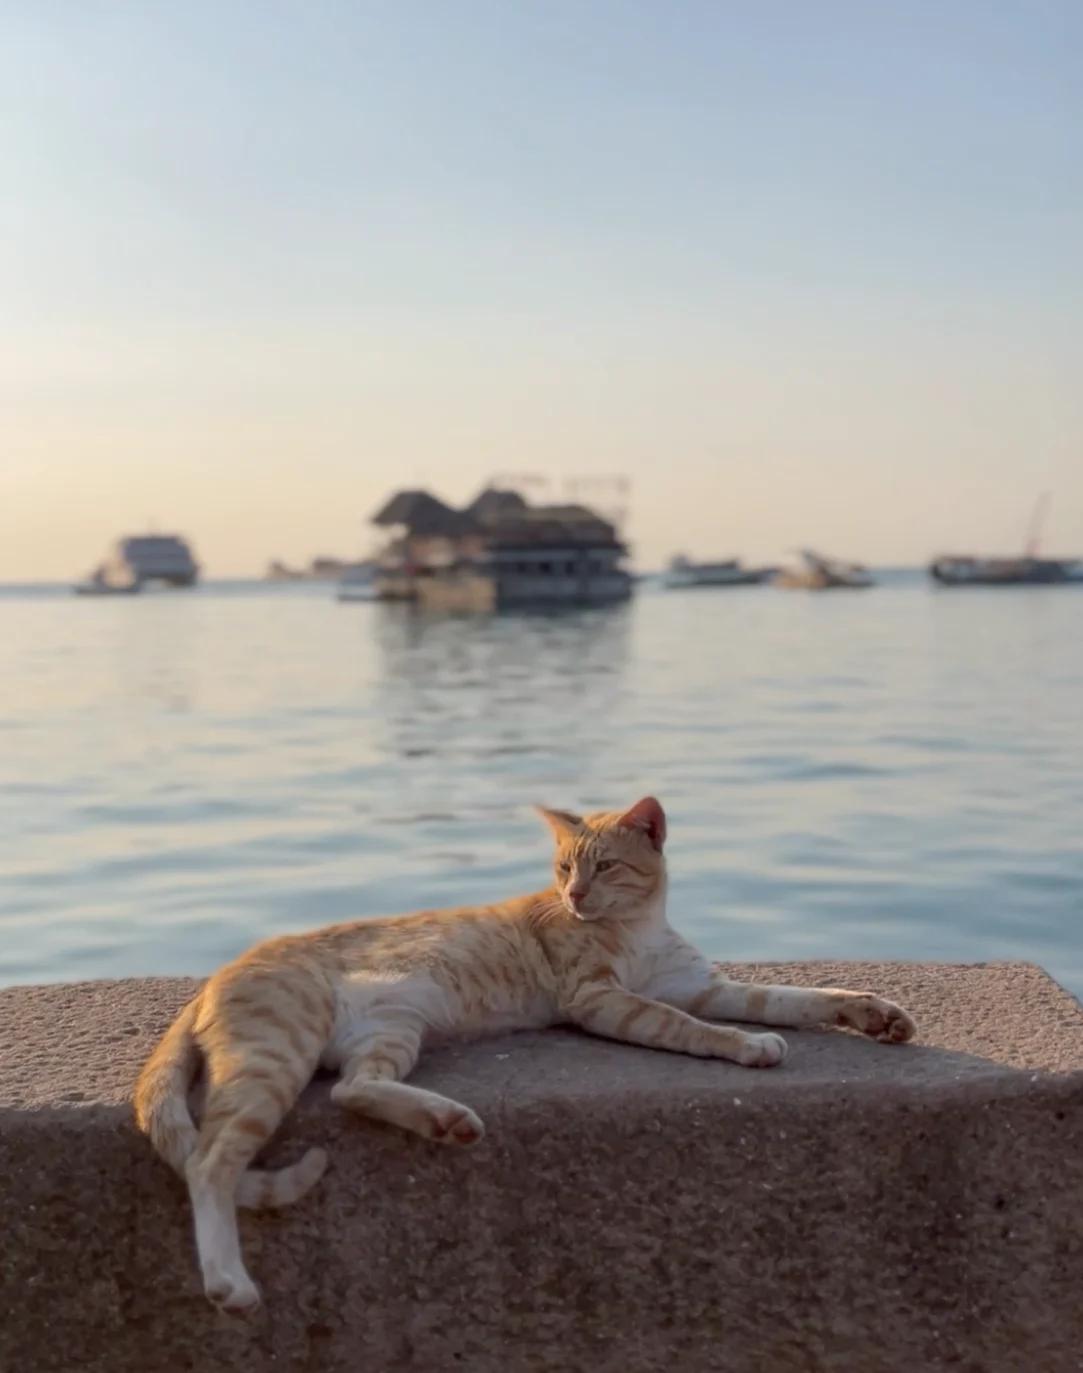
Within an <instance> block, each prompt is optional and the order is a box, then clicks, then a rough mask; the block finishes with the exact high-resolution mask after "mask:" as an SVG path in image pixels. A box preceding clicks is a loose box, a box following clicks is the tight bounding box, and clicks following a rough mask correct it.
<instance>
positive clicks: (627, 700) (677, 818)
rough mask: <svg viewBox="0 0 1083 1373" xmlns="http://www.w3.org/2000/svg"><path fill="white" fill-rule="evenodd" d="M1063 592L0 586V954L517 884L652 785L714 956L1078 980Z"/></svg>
mask: <svg viewBox="0 0 1083 1373" xmlns="http://www.w3.org/2000/svg"><path fill="white" fill-rule="evenodd" d="M1081 631H1083V593H1077V592H1075V591H1073V590H1071V589H1063V588H1051V589H1048V590H1045V589H1020V590H1018V591H996V592H991V593H981V592H967V593H955V594H951V593H936V592H935V591H933V590H932V589H930V588H929V587H928V586H926V585H925V584H924V583H923V582H922V581H920V580H918V579H902V580H900V581H899V582H897V583H896V584H894V585H888V586H885V587H882V588H880V589H879V590H877V591H876V592H874V593H869V594H866V595H862V596H860V597H855V596H842V595H840V596H839V597H833V596H822V597H817V596H799V595H786V596H783V595H781V594H776V593H773V592H771V591H770V590H759V589H754V590H750V591H747V592H720V593H715V594H712V593H688V594H683V595H682V594H679V593H673V594H667V593H664V592H660V591H657V590H652V589H649V588H648V589H645V590H643V591H642V593H641V594H640V595H639V596H638V597H637V598H636V600H635V601H634V602H633V603H632V604H630V605H625V606H621V607H617V608H614V609H611V610H607V611H588V612H581V613H574V614H561V615H546V616H542V615H539V616H518V617H511V616H509V617H501V618H494V619H485V618H480V619H469V618H440V619H435V618H434V619H426V618H424V617H422V616H418V615H416V614H413V613H411V612H409V611H408V610H405V609H403V608H401V607H391V606H376V605H349V606H343V605H339V604H337V603H336V602H335V601H334V600H333V598H332V597H331V595H330V594H329V592H328V589H327V588H324V587H318V586H286V587H258V586H249V587H236V586H234V587H223V588H214V587H208V588H205V589H203V590H201V591H199V592H197V593H195V594H191V595H187V594H181V595H173V596H160V597H154V596H147V597H137V598H131V599H126V598H125V599H123V603H121V601H120V600H117V601H110V600H102V601H87V600H83V599H76V598H74V597H70V596H65V595H59V594H54V593H46V592H42V593H38V594H28V593H26V592H18V593H16V592H11V591H8V592H4V593H0V673H2V677H0V680H3V681H4V683H5V695H4V704H3V707H2V709H0V769H2V781H3V783H4V786H3V790H2V793H0V806H2V808H3V814H2V816H0V821H2V825H0V869H2V872H3V876H4V884H3V887H2V889H0V925H2V928H3V931H4V933H5V935H6V936H7V937H6V938H5V939H4V940H3V941H0V981H11V980H15V979H20V980H30V979H49V978H56V977H76V976H106V975H119V974H124V973H129V972H150V971H176V972H179V971H202V970H206V969H209V968H210V967H212V966H213V965H214V964H215V963H217V962H219V961H220V960H222V959H223V958H225V957H227V956H229V955H231V954H233V953H235V952H236V951H238V950H239V949H240V948H242V947H243V946H244V945H245V944H246V943H247V942H249V941H251V940H252V939H254V938H256V937H258V936H259V935H260V934H263V933H267V932H270V931H278V930H284V929H294V928H301V927H304V926H306V925H312V924H316V923H321V922H324V921H328V920H337V919H348V918H353V917H355V916H365V915H372V914H377V913H383V912H388V911H398V910H407V909H411V908H416V907H419V906H423V905H433V904H450V903H458V902H464V901H474V900H488V899H495V898H497V897H500V896H502V895H506V894H509V893H512V892H516V891H521V890H526V889H529V888H531V887H535V886H537V885H539V884H540V883H541V882H543V881H545V880H546V877H547V872H548V866H547V864H548V850H547V844H548V841H547V838H546V835H545V833H544V832H543V830H542V828H541V826H540V825H539V824H538V822H537V821H536V820H535V818H534V817H533V815H532V813H531V811H530V804H531V803H532V802H535V801H543V802H547V803H549V804H555V805H567V806H576V805H578V806H583V807H603V806H604V807H610V806H614V805H617V804H621V803H624V802H629V801H631V800H634V799H635V798H636V797H637V796H638V795H640V794H642V793H643V792H646V791H654V792H656V793H657V794H658V795H660V796H661V797H662V799H663V800H664V801H665V803H666V805H667V807H668V809H669V812H670V820H671V836H672V837H671V846H670V849H671V858H672V892H673V897H672V906H673V914H674V919H675V922H676V923H678V924H679V925H681V926H682V927H683V928H685V929H686V930H687V931H688V932H689V933H690V934H691V935H693V937H695V938H696V939H697V940H699V941H700V942H701V944H702V945H703V946H704V947H705V948H706V949H707V950H708V951H709V952H711V953H712V954H714V955H716V956H723V955H724V956H729V957H735V958H741V957H749V958H752V957H792V956H797V957H800V956H810V955H813V954H826V955H832V956H838V955H840V954H841V955H845V956H853V957H857V956H861V955H868V956H894V957H914V958H919V957H920V958H959V959H968V958H969V959H974V958H994V957H1030V958H1035V959H1038V960H1039V961H1042V962H1045V963H1046V964H1047V965H1048V966H1050V967H1051V968H1052V969H1053V970H1054V971H1055V972H1056V973H1058V975H1060V976H1061V977H1062V978H1063V979H1064V980H1065V981H1067V982H1068V983H1069V984H1070V985H1072V986H1073V987H1074V988H1075V989H1077V990H1080V989H1083V959H1081V958H1080V956H1079V953H1078V948H1079V937H1078V922H1079V917H1080V912H1081V909H1083V903H1081V899H1080V898H1081V893H1083V856H1081V852H1080V847H1079V844H1078V816H1079V814H1080V809H1081V803H1083V737H1081V732H1080V730H1079V723H1080V718H1081V717H1080V698H1081V688H1083V632H1081Z"/></svg>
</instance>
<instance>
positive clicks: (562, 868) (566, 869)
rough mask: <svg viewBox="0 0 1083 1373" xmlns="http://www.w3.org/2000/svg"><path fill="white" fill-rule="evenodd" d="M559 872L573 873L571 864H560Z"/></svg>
mask: <svg viewBox="0 0 1083 1373" xmlns="http://www.w3.org/2000/svg"><path fill="white" fill-rule="evenodd" d="M557 870H558V872H571V870H572V865H571V864H570V863H558V864H557Z"/></svg>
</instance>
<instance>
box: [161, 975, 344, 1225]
mask: <svg viewBox="0 0 1083 1373" xmlns="http://www.w3.org/2000/svg"><path fill="white" fill-rule="evenodd" d="M198 1011H199V997H198V996H197V997H194V998H193V999H192V1000H191V1001H190V1002H189V1003H188V1005H187V1006H185V1008H184V1010H183V1011H181V1013H180V1015H179V1016H177V1018H176V1020H174V1022H173V1024H172V1025H171V1026H170V1027H169V1029H168V1030H167V1031H166V1032H165V1034H164V1035H163V1036H162V1040H161V1042H160V1043H159V1045H158V1047H157V1048H156V1049H155V1050H154V1052H153V1053H152V1054H151V1056H150V1058H149V1059H148V1060H147V1063H146V1066H145V1067H144V1068H143V1071H142V1072H141V1073H140V1074H139V1081H138V1082H137V1083H136V1086H135V1121H136V1124H137V1125H138V1126H139V1128H140V1130H142V1131H143V1133H144V1134H145V1135H147V1136H149V1138H150V1142H151V1143H152V1144H153V1145H154V1147H155V1149H156V1150H157V1151H158V1153H159V1154H160V1155H161V1156H162V1158H164V1159H165V1161H166V1163H168V1164H169V1166H170V1167H171V1168H172V1169H173V1170H174V1171H175V1172H177V1173H179V1174H180V1176H181V1177H182V1178H183V1177H185V1164H186V1163H187V1162H188V1156H189V1155H190V1154H191V1153H192V1151H193V1150H194V1149H195V1147H196V1145H197V1143H198V1142H199V1132H198V1130H197V1129H196V1125H195V1121H193V1119H192V1113H191V1111H190V1110H189V1109H188V1091H189V1088H190V1087H191V1085H192V1081H193V1079H194V1078H195V1075H196V1070H197V1068H198V1067H199V1062H200V1053H199V1045H198V1044H197V1043H196V1040H195V1035H194V1033H193V1027H194V1025H195V1019H196V1015H197V1014H198ZM326 1167H327V1155H326V1153H325V1152H324V1151H323V1150H322V1149H309V1150H308V1152H307V1153H306V1154H305V1155H304V1156H303V1157H302V1158H300V1159H299V1160H298V1161H297V1162H296V1163H291V1164H289V1165H288V1166H287V1167H285V1168H277V1169H273V1170H272V1169H262V1168H249V1169H248V1170H247V1171H246V1172H245V1173H243V1174H242V1175H241V1179H240V1181H239V1182H238V1184H237V1196H236V1201H237V1205H238V1206H244V1207H247V1208H248V1209H249V1210H264V1209H272V1208H275V1207H279V1206H288V1205H289V1204H290V1203H291V1202H294V1201H299V1200H300V1198H301V1197H303V1196H304V1194H305V1193H306V1192H307V1191H308V1190H309V1188H310V1187H314V1186H315V1184H316V1183H317V1182H319V1180H320V1178H321V1177H322V1176H323V1170H324V1169H325V1168H326Z"/></svg>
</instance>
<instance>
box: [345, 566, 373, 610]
mask: <svg viewBox="0 0 1083 1373" xmlns="http://www.w3.org/2000/svg"><path fill="white" fill-rule="evenodd" d="M335 599H336V600H339V601H375V600H377V599H378V596H377V594H376V566H375V564H374V563H353V564H351V565H350V566H349V567H347V568H346V570H345V571H344V572H343V574H342V576H341V577H340V578H339V583H338V591H337V592H336V593H335Z"/></svg>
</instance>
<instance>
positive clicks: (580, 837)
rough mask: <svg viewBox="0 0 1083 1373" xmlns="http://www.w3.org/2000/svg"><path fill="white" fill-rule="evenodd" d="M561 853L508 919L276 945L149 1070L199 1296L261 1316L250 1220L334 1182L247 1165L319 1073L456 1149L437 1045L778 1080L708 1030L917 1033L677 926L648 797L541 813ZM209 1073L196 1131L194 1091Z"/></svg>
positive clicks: (188, 1023)
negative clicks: (579, 1034) (496, 1039)
mask: <svg viewBox="0 0 1083 1373" xmlns="http://www.w3.org/2000/svg"><path fill="white" fill-rule="evenodd" d="M538 810H539V813H540V814H541V815H542V817H543V818H544V819H545V820H546V822H547V823H548V825H549V826H550V828H551V829H552V831H553V835H554V837H555V840H556V854H555V859H554V864H555V867H554V879H555V880H554V882H553V885H552V886H550V887H548V888H546V890H545V891H542V892H538V893H536V894H535V895H532V896H523V897H518V898H515V899H513V900H511V901H506V902H503V903H501V904H499V905H495V906H479V907H465V908H462V909H457V910H439V911H422V912H420V913H419V914H417V915H406V916H399V917H397V918H394V919H387V920H360V921H356V922H353V923H349V924H343V925H332V926H329V927H328V928H325V929H320V930H315V931H313V932H312V933H310V934H301V935H287V936H284V937H279V938H274V939H269V940H266V941H265V942H263V943H260V944H257V945H256V946H255V947H254V948H253V949H250V950H249V951H248V952H247V953H245V954H243V955H242V956H241V957H240V958H238V959H236V960H235V961H234V962H233V963H230V964H228V965H227V966H226V967H224V968H222V969H221V970H220V971H219V972H217V973H216V974H215V975H214V976H213V977H212V978H210V980H209V981H208V982H207V983H206V984H205V985H204V986H203V988H202V990H201V991H200V992H199V993H198V994H197V995H196V996H195V997H194V999H193V1000H192V1001H190V1002H189V1003H188V1005H187V1006H186V1007H185V1008H184V1009H183V1010H182V1011H181V1012H180V1014H179V1016H178V1017H177V1019H176V1020H175V1021H174V1023H173V1025H172V1026H171V1028H170V1029H169V1030H168V1031H167V1032H166V1034H165V1036H164V1038H163V1039H162V1041H161V1042H160V1043H159V1045H158V1047H157V1048H156V1049H155V1050H154V1052H153V1054H152V1055H151V1057H150V1059H149V1060H148V1062H147V1064H146V1066H145V1067H144V1069H143V1071H142V1073H141V1075H140V1078H139V1081H138V1084H137V1086H136V1092H135V1112H136V1121H137V1124H138V1126H139V1128H140V1129H141V1130H143V1131H144V1132H145V1133H146V1134H147V1135H149V1137H150V1139H151V1142H152V1143H153V1145H154V1147H155V1149H156V1150H157V1151H158V1153H159V1154H160V1155H161V1156H162V1157H163V1158H164V1159H165V1160H166V1161H167V1162H168V1163H169V1164H171V1165H172V1167H173V1168H174V1169H176V1171H177V1172H178V1173H179V1174H180V1175H181V1177H182V1178H184V1179H186V1181H187V1184H188V1190H189V1194H190V1197H191V1202H192V1210H193V1213H194V1218H195V1235H196V1248H197V1251H198V1255H199V1262H200V1267H201V1270H202V1275H203V1284H204V1290H205V1292H206V1294H207V1296H208V1297H209V1298H210V1300H211V1301H212V1302H214V1303H215V1304H216V1305H218V1306H219V1307H221V1308H222V1309H224V1310H226V1311H230V1312H234V1313H242V1312H246V1311H249V1310H251V1309H253V1308H255V1307H256V1306H257V1305H258V1304H259V1300H260V1298H259V1292H258V1289H257V1288H256V1286H255V1284H254V1283H253V1281H252V1279H251V1278H250V1277H249V1275H248V1272H247V1270H246V1269H245V1265H244V1260H243V1258H242V1255H241V1248H240V1239H239V1236H238V1231H237V1214H236V1207H237V1206H242V1207H250V1208H260V1207H275V1206H284V1205H286V1204H288V1203H289V1202H292V1201H296V1200H297V1199H298V1198H300V1197H301V1196H303V1195H304V1193H305V1192H307V1191H308V1190H309V1188H310V1187H312V1186H313V1185H314V1184H315V1183H316V1182H317V1181H318V1180H319V1178H320V1175H321V1174H322V1173H323V1170H324V1167H325V1165H326V1162H327V1159H326V1155H325V1153H324V1151H323V1150H322V1149H310V1150H309V1151H308V1152H307V1153H306V1154H305V1155H304V1156H303V1157H302V1158H301V1160H300V1161H299V1162H297V1163H294V1164H292V1165H290V1166H288V1167H285V1168H281V1169H278V1170H277V1171H262V1170H258V1169H253V1168H251V1167H250V1166H249V1165H250V1163H251V1161H252V1160H253V1158H254V1157H255V1156H256V1154H257V1153H258V1152H259V1150H260V1149H261V1148H262V1147H263V1146H264V1145H265V1144H266V1142H267V1141H268V1139H270V1137H271V1135H272V1134H273V1133H274V1132H275V1130H276V1129H277V1128H278V1125H279V1123H280V1122H281V1120H282V1118H283V1117H284V1116H285V1114H286V1112H287V1111H288V1110H289V1109H290V1107H291V1106H292V1105H293V1103H294V1101H295V1100H296V1099H297V1096H298V1094H299V1093H300V1092H301V1090H302V1089H303V1088H304V1086H305V1085H306V1084H307V1083H308V1081H309V1079H310V1078H311V1077H312V1075H313V1073H314V1071H315V1070H316V1068H317V1067H318V1066H322V1067H324V1068H326V1069H330V1070H332V1071H337V1072H338V1074H339V1078H338V1081H337V1082H336V1084H335V1085H334V1086H333V1087H332V1089H331V1096H332V1099H333V1100H335V1101H336V1102H338V1103H339V1104H340V1105H342V1106H345V1107H347V1108H348V1109H350V1110H352V1111H356V1112H359V1113H360V1114H362V1115H366V1116H370V1117H373V1118H374V1119H376V1120H383V1121H388V1122H390V1123H391V1124H393V1125H398V1126H401V1127H402V1128H403V1129H406V1130H412V1131H414V1132H415V1133H417V1134H419V1135H422V1136H424V1137H425V1138H426V1139H430V1140H436V1141H439V1142H440V1143H443V1144H447V1145H469V1144H473V1143H475V1142H476V1141H477V1140H479V1139H480V1138H481V1137H482V1134H483V1133H484V1126H483V1125H482V1122H481V1121H480V1120H479V1119H478V1117H477V1116H476V1115H475V1114H474V1112H473V1111H472V1110H470V1108H469V1107H468V1106H464V1105H462V1104H461V1103H459V1102H457V1101H452V1100H450V1099H449V1098H448V1097H444V1096H440V1095H439V1094H438V1093H436V1092H431V1091H427V1090H423V1089H422V1088H420V1087H412V1086H409V1085H408V1084H407V1083H406V1082H405V1079H406V1078H407V1077H408V1076H409V1074H410V1071H411V1069H412V1068H413V1067H414V1065H415V1063H416V1062H417V1060H418V1056H419V1054H420V1053H421V1051H422V1049H423V1048H424V1047H426V1046H428V1045H431V1044H434V1043H439V1042H441V1041H442V1040H443V1041H446V1040H448V1039H459V1040H468V1039H474V1038H477V1037H479V1036H481V1035H485V1034H492V1033H499V1032H500V1031H507V1030H515V1029H535V1028H541V1027H544V1026H550V1025H557V1024H572V1025H578V1026H581V1027H582V1028H583V1029H584V1030H587V1031H589V1032H590V1033H591V1034H596V1035H603V1036H605V1037H606V1038H609V1039H617V1040H621V1041H623V1042H625V1043H628V1044H641V1045H646V1046H648V1047H650V1048H655V1049H668V1050H671V1051H672V1052H675V1053H686V1054H696V1055H699V1056H701V1057H705V1058H722V1059H728V1060H730V1061H731V1062H734V1063H739V1064H743V1065H744V1066H745V1067H749V1068H772V1067H775V1066H776V1065H778V1064H780V1063H781V1062H782V1060H783V1059H784V1058H785V1056H786V1042H785V1040H783V1039H782V1038H781V1036H779V1035H777V1034H773V1033H770V1032H758V1031H757V1032H753V1031H749V1030H741V1029H734V1028H732V1027H730V1026H725V1025H716V1024H710V1023H708V1022H709V1021H714V1020H722V1019H724V1020H729V1019H733V1020H738V1021H751V1022H753V1023H755V1024H759V1025H778V1026H811V1025H843V1026H849V1027H852V1028H853V1029H855V1030H859V1031H861V1032H863V1033H864V1034H866V1035H871V1036H873V1037H875V1038H877V1039H880V1040H885V1041H902V1040H907V1039H910V1038H911V1037H912V1036H913V1034H914V1032H915V1027H914V1022H913V1021H912V1020H911V1018H910V1016H909V1015H907V1013H906V1012H905V1011H904V1010H902V1009H901V1008H900V1007H898V1006H896V1005H894V1004H892V1003H891V1002H890V1001H885V1000H883V999H881V998H880V997H878V996H874V995H872V994H871V993H867V992H848V991H838V990H833V989H831V990H825V989H816V990H812V989H808V988H804V987H770V986H755V985H752V984H749V983H742V982H735V981H732V980H730V979H729V978H727V977H725V976H723V974H722V973H721V972H719V971H718V970H717V969H716V968H713V967H712V965H711V964H710V963H709V962H708V961H707V959H706V958H704V957H703V955H702V954H700V953H699V952H698V951H697V950H696V949H694V948H693V947H692V946H691V945H690V944H688V943H686V942H685V940H683V939H682V938H681V937H680V935H678V934H677V933H676V932H675V931H674V930H673V929H671V928H670V926H669V924H668V923H667V920H666V868H665V859H664V857H663V847H664V844H665V839H666V818H665V814H664V812H663V810H662V807H661V805H659V803H658V802H657V801H656V800H655V799H654V798H653V797H645V798H644V799H643V800H641V801H638V802H637V803H636V804H635V805H634V806H632V807H631V808H630V809H629V810H626V811H615V812H609V813H603V814H595V815H586V816H579V815H573V814H572V813H570V812H568V811H561V810H545V809H543V808H541V807H539V808H538ZM201 1063H202V1066H203V1069H204V1077H205V1080H206V1099H205V1104H204V1108H203V1111H202V1119H201V1123H200V1125H199V1128H198V1130H197V1128H196V1126H195V1124H194V1123H193V1120H192V1116H191V1114H190V1111H189V1107H188V1092H189V1089H190V1087H191V1085H192V1083H193V1080H194V1078H195V1077H196V1076H197V1073H198V1070H199V1068H200V1065H201Z"/></svg>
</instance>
